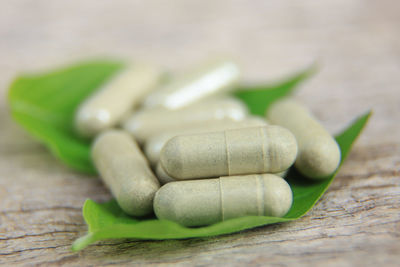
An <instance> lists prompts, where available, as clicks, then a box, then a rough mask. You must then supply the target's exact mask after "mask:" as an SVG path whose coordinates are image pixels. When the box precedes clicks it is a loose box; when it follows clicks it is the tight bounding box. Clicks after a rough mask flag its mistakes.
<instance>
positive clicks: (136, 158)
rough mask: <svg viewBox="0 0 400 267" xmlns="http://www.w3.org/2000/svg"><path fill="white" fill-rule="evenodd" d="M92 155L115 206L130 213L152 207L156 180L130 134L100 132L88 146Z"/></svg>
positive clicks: (148, 209) (140, 213)
mask: <svg viewBox="0 0 400 267" xmlns="http://www.w3.org/2000/svg"><path fill="white" fill-rule="evenodd" d="M92 159H93V162H94V164H95V166H96V168H97V170H98V171H99V173H100V177H101V178H102V180H103V182H104V183H105V184H106V185H107V187H108V188H109V189H110V191H111V193H112V194H113V196H114V197H115V198H116V199H117V202H118V204H119V206H120V207H121V208H122V209H123V210H124V211H125V212H126V213H127V214H130V215H133V216H144V215H147V214H150V213H151V212H152V211H153V205H152V204H153V198H154V194H155V193H156V191H157V190H158V189H159V187H160V184H159V182H158V180H157V178H156V177H155V176H154V174H153V173H152V171H151V170H150V167H149V166H148V163H147V160H146V158H145V157H144V155H143V154H142V152H141V151H140V149H139V147H138V145H137V144H136V143H135V141H134V140H133V138H132V137H131V136H130V135H129V134H128V133H126V132H124V131H120V130H108V131H106V132H103V133H101V134H100V135H99V136H98V137H97V138H96V140H95V142H94V143H93V146H92Z"/></svg>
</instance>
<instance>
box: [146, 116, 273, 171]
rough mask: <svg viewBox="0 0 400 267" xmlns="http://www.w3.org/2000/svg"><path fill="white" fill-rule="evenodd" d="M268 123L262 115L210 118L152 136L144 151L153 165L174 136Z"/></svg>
mask: <svg viewBox="0 0 400 267" xmlns="http://www.w3.org/2000/svg"><path fill="white" fill-rule="evenodd" d="M264 125H267V121H266V120H265V119H263V118H261V117H257V116H249V117H246V118H245V119H243V120H241V121H235V120H231V119H225V120H210V121H201V122H199V123H197V124H193V125H189V126H185V125H183V126H180V127H177V128H176V129H171V130H169V131H168V130H166V131H165V132H162V133H161V134H158V135H154V136H151V137H150V138H148V139H147V140H146V143H145V146H144V152H145V154H146V156H147V159H148V160H149V161H150V163H151V164H152V165H155V164H156V163H157V162H158V161H159V159H160V153H161V149H162V148H163V146H164V145H165V143H166V142H167V141H168V140H169V139H171V138H172V137H174V136H177V135H183V134H193V133H206V132H215V131H223V130H228V129H238V128H243V127H255V126H264Z"/></svg>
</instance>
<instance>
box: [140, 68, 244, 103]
mask: <svg viewBox="0 0 400 267" xmlns="http://www.w3.org/2000/svg"><path fill="white" fill-rule="evenodd" d="M239 78H240V69H239V67H238V65H237V64H236V63H235V62H233V61H232V60H213V61H210V62H206V63H205V64H203V65H201V66H200V67H198V68H196V69H194V70H192V71H190V72H188V73H183V74H182V76H181V77H177V78H175V79H174V80H172V81H171V82H170V83H168V84H166V85H165V86H164V87H161V88H159V89H158V90H156V91H154V92H152V93H151V94H150V95H148V96H147V97H146V99H145V100H144V103H143V106H144V107H145V108H154V107H157V106H161V107H164V108H167V109H178V108H182V107H184V106H187V105H190V104H192V103H194V102H196V101H199V100H201V99H203V98H206V97H208V96H210V95H214V94H216V93H220V92H227V91H229V90H230V89H233V88H234V87H235V86H236V85H237V83H238V81H239Z"/></svg>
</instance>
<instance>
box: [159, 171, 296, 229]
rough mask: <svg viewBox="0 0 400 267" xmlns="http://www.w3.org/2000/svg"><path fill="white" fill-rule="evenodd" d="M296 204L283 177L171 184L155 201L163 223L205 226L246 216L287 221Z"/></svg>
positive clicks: (242, 177) (165, 186)
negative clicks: (171, 222)
mask: <svg viewBox="0 0 400 267" xmlns="http://www.w3.org/2000/svg"><path fill="white" fill-rule="evenodd" d="M292 200H293V196H292V191H291V189H290V186H289V185H288V183H287V182H286V181H285V180H284V179H282V178H281V177H279V176H276V175H273V174H253V175H246V176H229V177H220V178H217V179H204V180H191V181H179V182H173V183H168V184H166V185H164V186H162V187H161V188H160V190H158V191H157V193H156V196H155V197H154V212H155V214H156V216H157V218H159V219H164V220H170V221H174V222H176V223H179V224H181V225H184V226H201V225H209V224H213V223H216V222H220V221H225V220H229V219H232V218H237V217H242V216H273V217H283V216H284V215H285V214H286V213H287V212H288V211H289V209H290V207H291V206H292Z"/></svg>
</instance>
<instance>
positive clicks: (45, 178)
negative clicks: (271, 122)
mask: <svg viewBox="0 0 400 267" xmlns="http://www.w3.org/2000/svg"><path fill="white" fill-rule="evenodd" d="M399 8H400V4H399V2H398V1H395V0H393V1H357V0H351V1H328V0H326V1H311V0H309V1H278V0H274V1H251V2H249V1H196V2H195V1H183V0H182V1H146V2H143V1H95V0H91V1H63V2H61V1H50V0H46V1H34V2H33V1H28V0H26V1H11V0H10V1H3V2H2V8H1V9H0V40H1V42H0V57H1V59H2V60H1V61H0V78H1V79H0V90H1V92H2V94H3V97H1V99H0V125H1V127H0V264H2V265H4V266H14V265H73V266H93V265H96V266H97V265H142V264H153V265H154V264H160V265H178V266H185V265H199V266H204V265H233V266H235V265H236V266H243V265H250V266H261V265H277V266H286V265H296V266H309V265H324V266H337V265H341V266H354V265H359V266H365V265H367V266H376V265H377V264H380V265H385V266H396V265H397V264H398V262H399V260H400V256H399V255H400V153H399V152H400V139H399V136H400V127H399V123H398V121H399V119H400V105H399V104H400V90H399V84H400V64H399V60H400V34H399V31H398V29H399V28H400V17H399V16H398V10H399ZM220 53H223V54H232V55H235V56H236V57H237V58H238V59H239V60H241V61H242V64H243V69H244V79H245V80H246V81H261V80H271V79H273V78H279V77H282V76H284V75H285V74H287V73H290V72H292V71H296V70H298V69H301V68H302V67H304V66H306V65H307V64H309V63H310V62H313V61H316V60H317V61H318V62H319V63H320V65H321V70H320V72H319V73H318V74H317V75H316V76H315V77H314V78H313V79H311V80H310V81H309V82H307V83H306V84H304V85H303V86H301V88H300V90H299V91H298V93H297V94H296V97H297V98H299V99H301V100H302V101H304V102H305V103H306V104H308V105H309V106H310V107H311V109H312V110H313V111H314V112H315V113H316V115H317V116H318V117H319V118H320V119H321V121H322V122H323V123H324V124H325V125H326V127H327V128H328V129H329V130H330V131H332V132H337V131H339V130H340V129H341V128H343V127H344V126H345V125H346V124H347V123H348V122H349V119H350V118H352V117H354V116H355V115H357V114H360V113H362V112H364V111H366V110H368V109H370V108H372V109H373V110H374V115H373V117H372V119H371V121H370V124H369V126H368V127H367V129H366V131H365V132H364V134H363V136H362V137H361V138H360V139H359V140H358V142H357V144H356V145H355V147H354V149H353V151H352V152H351V154H350V157H349V158H348V160H347V162H346V163H345V164H344V166H343V168H342V169H341V171H340V173H339V175H338V176H337V178H336V180H335V181H334V182H333V184H332V186H331V188H330V189H329V190H328V192H327V193H326V194H325V195H324V196H323V198H322V199H321V201H319V203H318V204H317V205H316V206H315V207H314V208H313V210H312V211H311V212H309V213H308V214H307V215H306V216H305V217H303V218H301V219H299V220H297V221H294V222H290V223H284V224H276V225H271V226H266V227H259V228H256V229H252V230H248V231H243V232H240V233H237V234H231V235H225V236H222V237H212V238H199V239H190V240H168V241H135V240H107V241H103V242H98V243H96V244H94V245H92V246H90V247H88V248H87V249H85V250H83V251H81V252H79V253H72V252H71V251H70V250H69V248H70V245H71V243H72V242H73V241H74V240H75V239H76V238H78V237H80V236H82V235H84V234H85V232H86V230H87V228H86V225H85V224H84V221H83V219H82V216H81V206H82V204H83V202H84V200H85V199H86V198H92V199H94V200H96V201H105V200H107V199H109V198H110V195H109V193H108V191H107V190H106V189H105V188H104V187H103V185H102V184H101V182H100V181H99V180H97V179H96V178H93V177H87V176H85V175H82V174H79V173H76V172H74V171H71V170H69V169H68V168H66V167H65V166H63V165H62V164H61V163H60V162H58V161H57V160H56V159H54V157H53V156H51V155H50V154H49V153H48V152H47V150H46V149H44V148H43V147H42V146H41V145H40V144H39V143H37V142H36V141H35V140H33V139H32V138H31V137H29V136H28V135H27V134H26V133H25V132H24V131H23V130H22V129H21V128H20V127H19V126H18V125H16V124H15V123H14V122H13V121H12V120H11V118H10V116H9V112H8V107H7V104H6V91H7V87H8V85H9V84H10V82H11V81H12V78H13V77H14V76H15V75H17V74H18V73H20V72H21V71H28V70H29V71H39V70H46V69H48V68H51V67H53V66H56V65H62V64H65V63H68V62H73V61H76V60H79V59H82V58H87V57H95V56H102V55H111V56H114V57H120V58H128V59H142V60H150V61H154V62H159V63H160V64H161V65H162V66H165V67H168V68H170V69H171V70H176V71H180V70H182V69H184V68H185V67H186V66H188V65H190V64H192V63H195V62H196V61H200V60H202V59H203V58H204V57H206V56H210V55H215V54H220Z"/></svg>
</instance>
